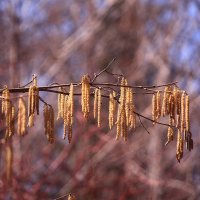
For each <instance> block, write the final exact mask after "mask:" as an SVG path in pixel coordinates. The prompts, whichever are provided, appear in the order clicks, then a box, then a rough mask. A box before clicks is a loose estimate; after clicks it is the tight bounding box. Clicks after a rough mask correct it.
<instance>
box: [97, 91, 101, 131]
mask: <svg viewBox="0 0 200 200" xmlns="http://www.w3.org/2000/svg"><path fill="white" fill-rule="evenodd" d="M97 125H98V127H100V126H101V89H98V103H97Z"/></svg>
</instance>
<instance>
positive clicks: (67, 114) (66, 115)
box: [63, 95, 69, 140]
mask: <svg viewBox="0 0 200 200" xmlns="http://www.w3.org/2000/svg"><path fill="white" fill-rule="evenodd" d="M68 97H69V96H68V95H65V100H64V116H63V120H64V125H63V139H64V140H65V139H66V136H67V126H68V123H69V104H68Z"/></svg>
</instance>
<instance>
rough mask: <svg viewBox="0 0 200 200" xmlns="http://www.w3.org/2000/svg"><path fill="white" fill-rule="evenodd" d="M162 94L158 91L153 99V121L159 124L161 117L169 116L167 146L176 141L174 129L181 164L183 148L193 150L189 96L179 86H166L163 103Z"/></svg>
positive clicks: (177, 154) (177, 156) (178, 158)
mask: <svg viewBox="0 0 200 200" xmlns="http://www.w3.org/2000/svg"><path fill="white" fill-rule="evenodd" d="M160 93H161V92H160V91H157V92H156V93H155V94H153V97H152V120H153V124H155V123H156V122H158V120H159V118H160V117H161V116H163V117H165V116H169V127H168V130H167V142H166V145H167V144H168V143H169V142H171V141H172V140H173V139H174V129H177V150H176V158H177V160H178V161H179V162H180V160H181V158H182V157H183V146H184V142H185V144H186V149H188V150H189V151H191V150H192V149H193V140H192V134H191V132H190V117H189V95H188V94H187V93H186V92H185V91H182V90H179V88H178V87H177V86H174V87H172V86H166V87H165V90H164V94H163V99H162V102H161V94H160Z"/></svg>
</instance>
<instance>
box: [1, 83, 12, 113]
mask: <svg viewBox="0 0 200 200" xmlns="http://www.w3.org/2000/svg"><path fill="white" fill-rule="evenodd" d="M2 97H3V99H2V115H3V116H6V115H7V113H8V112H9V111H10V92H9V89H8V87H7V86H4V90H3V92H2Z"/></svg>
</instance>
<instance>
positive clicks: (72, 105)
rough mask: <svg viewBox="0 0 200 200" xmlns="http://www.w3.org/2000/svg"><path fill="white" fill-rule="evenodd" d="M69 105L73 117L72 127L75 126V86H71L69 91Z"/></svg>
mask: <svg viewBox="0 0 200 200" xmlns="http://www.w3.org/2000/svg"><path fill="white" fill-rule="evenodd" d="M69 101H70V102H69V103H70V117H71V125H72V124H73V116H74V86H73V84H70V89H69Z"/></svg>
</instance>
